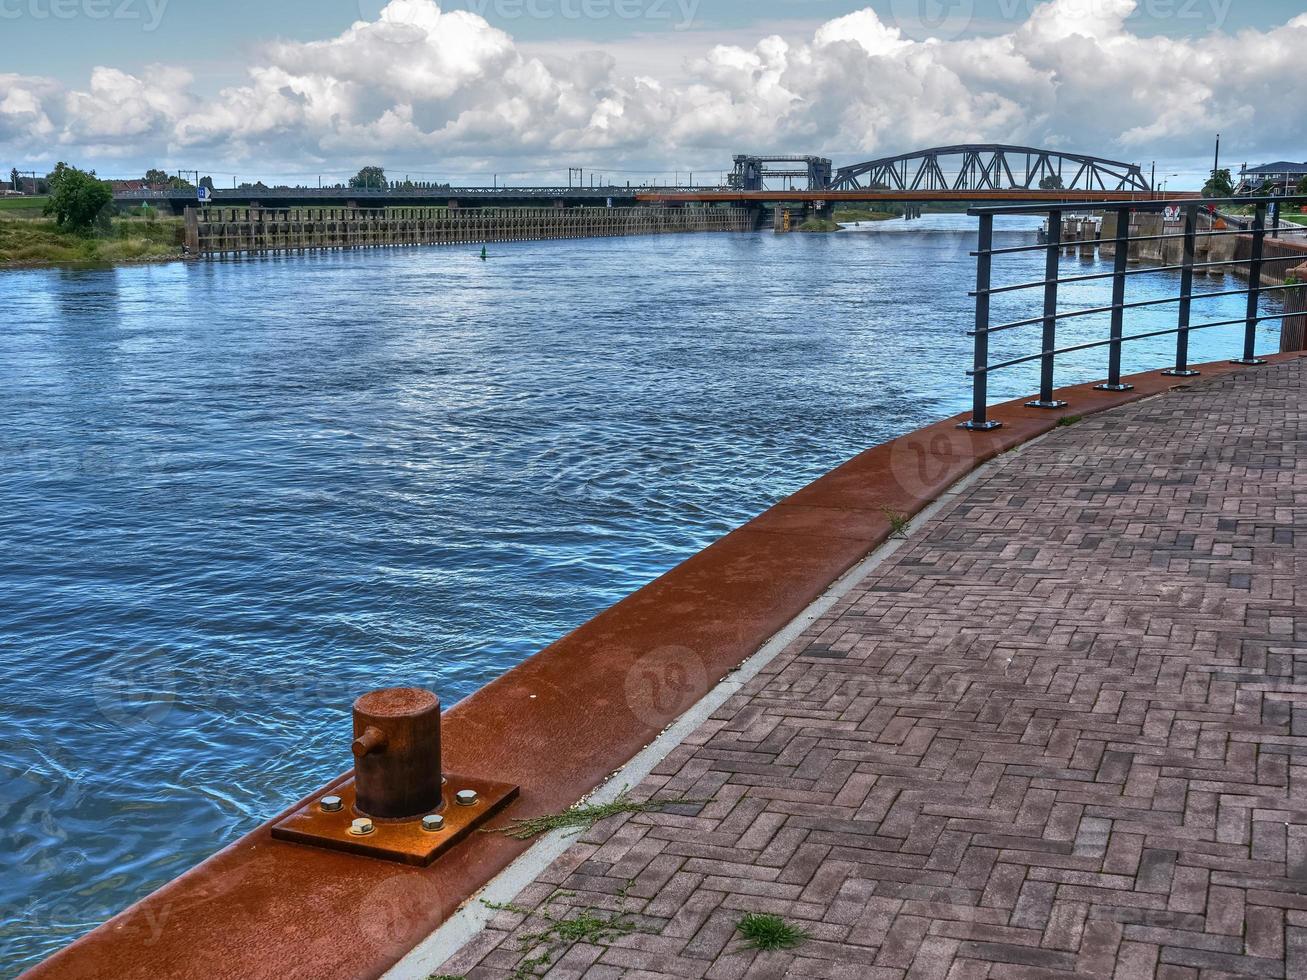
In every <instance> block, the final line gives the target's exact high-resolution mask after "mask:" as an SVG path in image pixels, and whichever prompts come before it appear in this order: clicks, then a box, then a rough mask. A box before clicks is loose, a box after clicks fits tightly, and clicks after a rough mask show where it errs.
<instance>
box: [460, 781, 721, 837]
mask: <svg viewBox="0 0 1307 980" xmlns="http://www.w3.org/2000/svg"><path fill="white" fill-rule="evenodd" d="M711 802H712V800H693V799H687V798H685V797H678V798H676V799H670V800H644V801H643V802H639V801H636V800H633V799H631V794H630V791H629V790H622V792H621V793H619V794H618V796H617V798H616V799H615V800H612V801H610V802H608V803H584V804H580V803H579V804H577V805H576V806H574V807H570V808H568V809H566V810H564V811H563V812H562V813H546V814H544V815H542V816H539V817H521V818H518V819H516V820H511V821H509V822H508V824H506V825H505V826H503V827H488V828H486V829H485V830H483V831H482V833H483V834H503V835H504V836H506V837H511V838H513V839H514V840H531V838H533V837H539V836H540V835H541V834H547V833H549V832H550V831H551V830H570V831H571V833H570V834H568V835H567V836H569V837H575V836H576V835H577V834H582V833H584V832H585V831H587V830H589V829H590V828H591V827H593V826H594V825H595V824H597V823H598V822H599V821H600V820H606V819H607V818H608V817H615V816H617V815H618V814H620V813H649V812H651V811H653V810H662V809H664V808H666V807H669V806H682V805H685V804H694V805H703V804H705V803H711Z"/></svg>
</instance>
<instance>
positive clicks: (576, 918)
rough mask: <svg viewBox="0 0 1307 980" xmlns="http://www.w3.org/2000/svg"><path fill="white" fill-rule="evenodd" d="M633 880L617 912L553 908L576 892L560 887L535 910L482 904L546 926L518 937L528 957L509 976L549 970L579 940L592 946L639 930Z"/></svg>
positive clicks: (523, 978)
mask: <svg viewBox="0 0 1307 980" xmlns="http://www.w3.org/2000/svg"><path fill="white" fill-rule="evenodd" d="M632 884H633V882H630V881H628V882H627V883H626V886H625V887H624V888H623V889H622V890H621V891H620V892H619V893H618V895H617V897H618V900H619V901H620V902H621V905H622V910H621V911H617V912H599V911H596V910H595V909H592V908H585V909H573V910H572V911H571V912H569V913H568V914H560V913H559V912H558V911H556V910H555V909H554V908H553V905H554V903H556V902H557V901H558V900H559V899H563V898H571V897H574V896H575V894H576V893H575V892H568V891H556V892H554V893H553V894H552V895H550V896H549V898H547V899H545V901H544V902H543V903H541V905H540V907H539V908H537V909H536V910H535V911H532V910H531V909H527V908H523V907H522V906H520V905H514V904H512V903H508V904H504V905H499V904H496V903H494V902H486V901H484V900H483V902H482V904H484V905H485V906H486V908H489V909H494V910H495V911H497V912H513V913H516V914H517V915H521V916H525V917H527V919H528V920H529V919H537V920H542V921H543V922H544V923H545V925H544V928H542V929H536V930H534V931H532V932H524V933H522V934H521V935H519V936H518V937H517V948H518V951H519V952H521V953H523V954H524V956H525V958H524V959H523V960H522V961H521V962H520V963H519V964H518V965H517V968H516V969H515V970H513V972H512V973H511V974H510V978H509V980H528V978H530V977H537V976H541V975H543V974H544V973H548V972H549V967H550V966H551V965H552V964H553V963H554V962H556V961H557V959H558V958H559V956H560V955H561V954H563V953H565V952H567V950H569V949H571V948H572V947H573V946H575V945H576V944H577V943H586V944H587V945H590V946H607V945H608V944H609V943H610V942H611V941H612V940H614V939H617V938H619V937H621V936H629V935H630V934H631V933H633V932H639V931H641V930H640V926H639V925H638V924H637V923H636V922H635V920H634V919H632V918H631V913H629V912H627V911H626V902H627V898H626V893H627V891H628V890H629V889H630V887H631V885H632Z"/></svg>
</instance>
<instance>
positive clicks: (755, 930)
mask: <svg viewBox="0 0 1307 980" xmlns="http://www.w3.org/2000/svg"><path fill="white" fill-rule="evenodd" d="M735 929H736V931H737V932H739V934H740V935H741V936H743V937H744V945H746V946H748V947H750V948H751V949H761V950H773V949H793V948H794V947H795V946H798V945H800V944H802V943H803V942H804V940H806V939H807V938H808V934H807V933H806V932H805V931H804V930H802V929H800V928H799V927H798V926H795V925H790V923H788V922H786V921H785V920H784V919H782V918H781V917H780V916H779V915H769V914H766V913H763V912H750V913H749V914H748V915H746V916H745V917H744V918H743V919H741V920H740V922H739V925H737V926H736V927H735Z"/></svg>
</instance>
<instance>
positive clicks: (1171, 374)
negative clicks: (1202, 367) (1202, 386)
mask: <svg viewBox="0 0 1307 980" xmlns="http://www.w3.org/2000/svg"><path fill="white" fill-rule="evenodd" d="M1202 373H1203V372H1202V371H1188V370H1186V371H1177V370H1176V369H1175V368H1167V369H1166V370H1165V371H1163V372H1162V374H1163V375H1164V376H1165V377H1168V378H1196V377H1198V375H1200V374H1202Z"/></svg>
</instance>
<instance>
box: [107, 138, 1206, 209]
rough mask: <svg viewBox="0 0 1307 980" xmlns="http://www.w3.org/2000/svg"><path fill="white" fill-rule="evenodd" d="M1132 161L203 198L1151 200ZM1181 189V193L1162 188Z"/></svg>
mask: <svg viewBox="0 0 1307 980" xmlns="http://www.w3.org/2000/svg"><path fill="white" fill-rule="evenodd" d="M1158 196H1159V195H1157V194H1155V193H1154V191H1153V187H1152V183H1151V181H1150V180H1149V178H1148V177H1147V176H1146V175H1145V174H1144V172H1143V170H1142V168H1141V167H1140V166H1139V165H1138V164H1133V163H1124V162H1122V161H1119V160H1109V159H1106V158H1103V157H1095V156H1088V155H1085V154H1078V153H1069V152H1065V151H1060V150H1051V149H1039V148H1037V147H1029V146H1012V145H1007V144H999V143H993V144H983V145H980V144H960V145H955V146H939V147H933V148H931V149H927V150H918V151H915V152H913V153H903V154H899V155H897V156H891V157H882V158H880V159H876V160H868V161H865V162H862V163H854V164H850V165H848V166H843V167H839V168H838V169H837V168H835V167H834V165H833V164H832V162H831V161H830V160H829V159H827V158H825V157H819V156H791V155H781V156H765V155H749V154H741V155H739V156H737V157H735V160H734V169H733V170H732V171H731V173H730V175H729V176H728V178H727V180H726V181H725V182H724V183H723V184H721V185H713V186H697V187H675V188H669V187H657V186H652V185H631V184H626V185H624V186H621V185H608V186H603V187H554V186H540V187H451V186H449V185H440V186H432V187H410V186H404V187H387V188H375V187H374V188H339V187H337V188H313V187H271V188H270V187H263V186H256V187H243V188H233V189H217V190H214V191H213V192H212V195H211V198H210V203H212V204H214V205H222V206H231V207H249V206H260V207H265V208H296V207H357V208H389V207H450V208H485V207H553V208H570V207H637V206H640V205H649V204H656V205H675V204H737V205H741V206H748V207H758V206H759V205H768V204H775V203H781V202H794V203H796V204H799V205H809V206H811V205H820V204H821V203H823V202H826V201H830V202H868V203H874V202H877V201H909V202H913V203H930V202H937V201H1007V202H1014V203H1020V202H1023V201H1040V200H1049V201H1066V202H1080V201H1085V202H1090V201H1104V200H1122V199H1125V200H1129V199H1134V198H1137V199H1156V198H1157V197H1158ZM1171 196H1176V197H1184V196H1188V195H1181V194H1177V195H1171ZM116 197H117V200H118V201H119V202H120V203H122V204H126V205H140V204H153V205H155V206H159V207H165V208H170V209H172V210H174V211H176V212H177V213H181V212H182V211H183V210H184V209H185V208H186V207H194V206H195V205H196V193H195V191H193V190H148V189H144V190H129V191H122V192H120V193H119V194H118V195H116Z"/></svg>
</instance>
